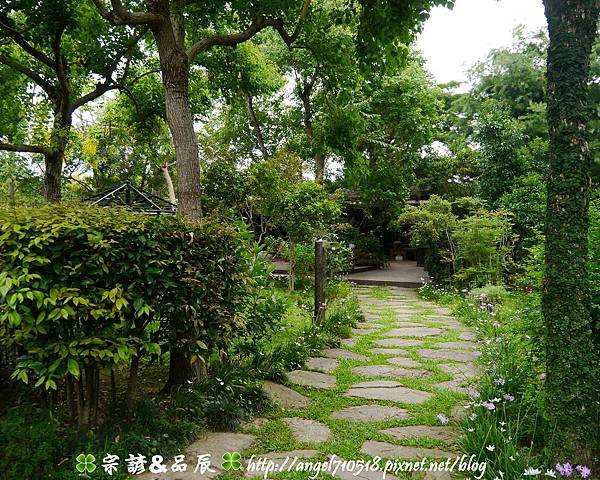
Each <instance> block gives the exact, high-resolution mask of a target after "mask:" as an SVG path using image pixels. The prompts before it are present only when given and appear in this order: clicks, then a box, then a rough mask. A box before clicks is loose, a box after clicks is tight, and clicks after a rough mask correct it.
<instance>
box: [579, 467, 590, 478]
mask: <svg viewBox="0 0 600 480" xmlns="http://www.w3.org/2000/svg"><path fill="white" fill-rule="evenodd" d="M575 470H577V471H578V472H579V474H580V475H581V478H589V477H591V475H592V471H591V470H590V469H589V468H588V467H586V466H585V465H577V466H576V467H575Z"/></svg>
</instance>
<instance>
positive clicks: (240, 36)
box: [186, 15, 274, 62]
mask: <svg viewBox="0 0 600 480" xmlns="http://www.w3.org/2000/svg"><path fill="white" fill-rule="evenodd" d="M270 26H274V20H273V19H269V18H267V17H265V16H264V15H257V16H256V17H255V18H254V20H253V21H252V23H251V24H250V26H249V27H248V28H247V29H246V30H244V31H243V32H238V33H232V34H229V35H224V34H215V35H210V36H209V37H206V38H203V39H202V40H200V41H199V42H196V43H195V44H194V45H192V46H191V47H190V48H188V50H187V52H186V53H187V56H188V59H189V61H190V62H192V61H193V60H194V58H196V55H198V54H199V53H200V52H203V51H205V50H208V49H209V48H210V47H214V46H216V45H221V46H229V47H235V46H236V45H238V44H239V43H243V42H245V41H247V40H250V39H251V38H252V37H253V36H254V35H256V34H257V33H258V32H260V31H261V30H263V29H265V28H267V27H270Z"/></svg>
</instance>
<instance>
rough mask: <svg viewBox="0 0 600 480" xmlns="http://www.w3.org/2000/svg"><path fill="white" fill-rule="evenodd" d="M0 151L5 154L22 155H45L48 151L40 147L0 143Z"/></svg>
mask: <svg viewBox="0 0 600 480" xmlns="http://www.w3.org/2000/svg"><path fill="white" fill-rule="evenodd" d="M0 150H4V151H6V152H22V153H41V154H42V155H47V154H48V153H49V150H48V149H47V148H46V147H42V146H40V145H23V144H17V143H2V142H0Z"/></svg>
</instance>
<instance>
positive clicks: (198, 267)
mask: <svg viewBox="0 0 600 480" xmlns="http://www.w3.org/2000/svg"><path fill="white" fill-rule="evenodd" d="M245 249H246V243H245V240H244V235H243V232H240V231H239V230H238V229H237V228H236V227H235V226H232V225H226V224H222V223H219V222H218V221H215V220H205V221H204V222H202V223H198V224H194V225H190V224H187V223H183V222H182V221H181V220H179V219H177V218H173V217H168V218H166V217H148V216H143V215H139V214H135V213H131V212H128V211H125V210H121V209H100V208H94V207H87V206H86V207H67V206H56V205H52V206H46V207H42V208H36V209H28V208H17V209H13V208H11V209H0V267H1V268H0V271H1V272H2V273H0V342H1V344H2V346H3V347H4V348H6V349H8V350H10V351H14V352H15V354H16V356H17V360H16V362H15V368H14V374H13V377H14V378H18V379H20V380H22V381H23V382H25V383H30V384H33V385H34V386H35V387H45V388H46V389H51V390H57V389H60V390H64V392H65V397H66V401H67V402H68V404H69V406H70V407H71V411H72V412H73V417H77V419H78V421H79V424H80V425H81V426H88V425H93V424H95V423H96V419H97V408H98V391H99V387H100V385H99V384H100V370H101V369H113V368H115V367H116V366H119V365H121V364H123V363H127V364H130V365H131V375H130V377H131V379H130V390H132V391H131V392H130V394H132V395H133V394H134V393H135V392H134V390H135V384H136V374H137V365H138V359H139V357H140V356H141V355H158V354H161V352H164V351H165V350H167V349H168V350H170V351H171V354H172V356H173V355H175V354H177V355H179V357H182V356H184V357H185V358H188V359H192V360H193V359H196V358H200V359H201V358H203V357H206V355H208V354H209V353H210V352H212V351H214V350H215V349H222V348H223V347H224V346H225V345H226V344H227V342H228V341H230V339H231V338H232V336H233V335H234V333H235V331H236V328H237V327H238V326H240V325H242V324H243V318H242V313H241V312H242V311H243V305H244V303H245V302H246V298H247V293H248V291H249V287H250V284H251V278H250V276H249V274H248V273H247V272H248V267H247V262H246V260H245V255H244V251H245ZM188 363H189V360H188Z"/></svg>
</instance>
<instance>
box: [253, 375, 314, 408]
mask: <svg viewBox="0 0 600 480" xmlns="http://www.w3.org/2000/svg"><path fill="white" fill-rule="evenodd" d="M263 389H264V390H265V392H267V395H268V396H269V397H270V398H271V400H272V401H274V402H276V403H278V404H279V405H281V406H282V407H283V408H288V409H302V408H306V407H307V406H308V405H310V402H311V399H310V398H308V397H305V396H304V395H301V394H300V393H298V392H297V391H295V390H292V389H291V388H288V387H286V386H285V385H280V384H279V383H274V382H269V381H266V382H265V383H264V385H263Z"/></svg>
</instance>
